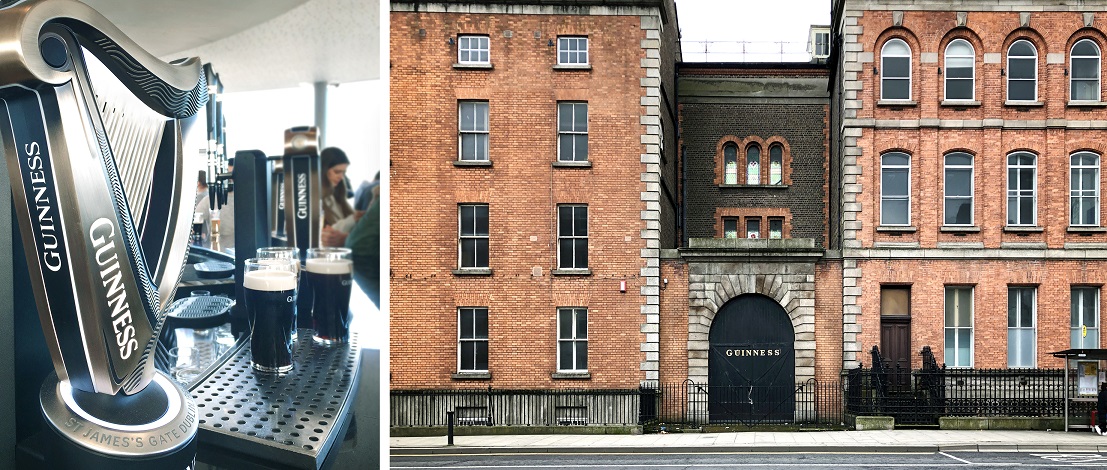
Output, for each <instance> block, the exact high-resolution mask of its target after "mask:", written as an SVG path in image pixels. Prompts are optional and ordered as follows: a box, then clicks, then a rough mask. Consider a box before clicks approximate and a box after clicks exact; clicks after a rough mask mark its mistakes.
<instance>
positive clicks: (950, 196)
mask: <svg viewBox="0 0 1107 470" xmlns="http://www.w3.org/2000/svg"><path fill="white" fill-rule="evenodd" d="M945 191H946V196H945V220H944V222H943V223H944V224H945V225H972V224H973V204H972V203H973V164H972V155H969V154H967V153H963V152H953V153H950V154H947V155H946V188H945Z"/></svg>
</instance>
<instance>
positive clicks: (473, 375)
mask: <svg viewBox="0 0 1107 470" xmlns="http://www.w3.org/2000/svg"><path fill="white" fill-rule="evenodd" d="M450 378H451V379H454V380H490V379H492V373H491V372H488V371H485V372H458V373H455V374H453V375H450Z"/></svg>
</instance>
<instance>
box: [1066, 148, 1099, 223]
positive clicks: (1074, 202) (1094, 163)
mask: <svg viewBox="0 0 1107 470" xmlns="http://www.w3.org/2000/svg"><path fill="white" fill-rule="evenodd" d="M1070 163H1071V166H1070V171H1071V175H1072V179H1071V181H1070V186H1069V206H1070V218H1069V225H1090V226H1098V225H1099V155H1096V154H1094V153H1091V152H1077V153H1074V154H1072V156H1071V157H1070Z"/></svg>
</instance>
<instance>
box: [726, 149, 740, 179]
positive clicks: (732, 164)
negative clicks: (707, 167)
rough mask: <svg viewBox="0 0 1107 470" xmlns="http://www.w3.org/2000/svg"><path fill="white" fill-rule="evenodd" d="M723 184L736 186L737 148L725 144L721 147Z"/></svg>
mask: <svg viewBox="0 0 1107 470" xmlns="http://www.w3.org/2000/svg"><path fill="white" fill-rule="evenodd" d="M723 166H724V173H723V175H724V176H723V184H738V146H737V145H734V144H726V145H725V146H724V147H723Z"/></svg>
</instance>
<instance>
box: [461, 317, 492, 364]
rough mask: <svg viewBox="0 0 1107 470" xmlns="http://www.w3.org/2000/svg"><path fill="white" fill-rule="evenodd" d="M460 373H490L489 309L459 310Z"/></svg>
mask: <svg viewBox="0 0 1107 470" xmlns="http://www.w3.org/2000/svg"><path fill="white" fill-rule="evenodd" d="M457 370H458V372H487V371H488V309H487V308H485V307H463V308H459V309H457Z"/></svg>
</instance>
